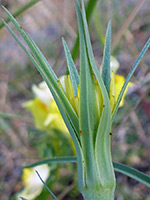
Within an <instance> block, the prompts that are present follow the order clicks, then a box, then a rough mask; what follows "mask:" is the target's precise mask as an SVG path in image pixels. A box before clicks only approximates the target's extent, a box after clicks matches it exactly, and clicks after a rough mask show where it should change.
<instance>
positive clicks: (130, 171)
mask: <svg viewBox="0 0 150 200" xmlns="http://www.w3.org/2000/svg"><path fill="white" fill-rule="evenodd" d="M76 162H77V158H76V157H60V158H52V159H48V160H43V161H40V162H36V163H34V164H32V165H28V166H25V167H24V168H32V167H35V166H39V165H44V164H51V163H76ZM113 166H114V170H115V171H116V172H120V173H122V174H124V175H127V176H128V177H131V178H133V179H135V180H137V181H139V182H140V183H143V184H144V185H146V186H148V187H150V176H147V175H146V174H144V173H142V172H140V171H138V170H136V169H134V168H132V167H129V166H127V165H124V164H121V163H117V162H113Z"/></svg>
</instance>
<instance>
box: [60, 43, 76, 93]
mask: <svg viewBox="0 0 150 200" xmlns="http://www.w3.org/2000/svg"><path fill="white" fill-rule="evenodd" d="M62 42H63V46H64V50H65V55H66V60H67V64H68V69H69V74H70V78H71V82H72V87H73V91H74V95H75V96H78V85H79V74H78V72H77V69H76V66H75V63H74V61H73V59H72V56H71V53H70V51H69V48H68V46H67V44H66V42H65V40H64V39H62Z"/></svg>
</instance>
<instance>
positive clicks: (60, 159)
mask: <svg viewBox="0 0 150 200" xmlns="http://www.w3.org/2000/svg"><path fill="white" fill-rule="evenodd" d="M76 162H77V157H56V158H51V159H47V160H43V161H39V162H36V163H33V164H31V165H27V166H24V167H23V168H33V167H36V166H39V165H44V164H52V163H76Z"/></svg>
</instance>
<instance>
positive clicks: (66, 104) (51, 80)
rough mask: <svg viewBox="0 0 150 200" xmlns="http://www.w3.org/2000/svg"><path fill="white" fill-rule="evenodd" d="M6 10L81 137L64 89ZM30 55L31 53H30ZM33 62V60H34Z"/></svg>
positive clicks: (37, 49)
mask: <svg viewBox="0 0 150 200" xmlns="http://www.w3.org/2000/svg"><path fill="white" fill-rule="evenodd" d="M4 10H5V11H6V12H7V14H8V16H9V17H10V19H11V21H12V22H13V24H14V25H15V26H16V28H17V29H18V31H19V32H20V34H21V35H22V37H23V38H24V40H25V41H26V43H27V45H28V47H29V48H30V50H31V52H32V54H33V55H34V57H35V58H36V61H37V63H38V65H36V67H37V69H38V71H39V72H40V73H41V75H42V77H43V78H44V80H45V81H46V83H47V84H48V86H49V85H50V84H51V86H52V87H53V88H54V89H55V91H56V93H57V95H58V96H59V98H60V99H61V102H62V103H63V106H64V109H65V111H66V113H67V114H68V117H69V119H70V121H71V123H72V125H73V126H74V129H75V130H76V133H77V134H78V135H79V122H78V117H77V115H76V113H75V111H74V109H73V108H72V106H71V104H70V102H69V101H68V99H67V97H66V96H65V94H64V92H63V91H62V89H61V88H60V87H59V84H58V83H57V81H56V80H55V77H53V73H54V72H53V73H52V69H51V68H50V67H48V66H47V63H45V59H43V57H44V56H42V55H41V54H42V53H41V52H40V50H39V48H38V47H37V46H36V45H35V43H34V42H33V41H32V39H31V38H30V37H29V36H28V35H27V34H26V33H25V32H24V31H23V30H22V28H21V27H20V25H19V24H18V22H17V21H16V20H15V19H14V18H13V16H12V15H11V14H10V13H9V11H8V10H7V9H6V8H4ZM28 54H29V53H28ZM32 60H33V59H32Z"/></svg>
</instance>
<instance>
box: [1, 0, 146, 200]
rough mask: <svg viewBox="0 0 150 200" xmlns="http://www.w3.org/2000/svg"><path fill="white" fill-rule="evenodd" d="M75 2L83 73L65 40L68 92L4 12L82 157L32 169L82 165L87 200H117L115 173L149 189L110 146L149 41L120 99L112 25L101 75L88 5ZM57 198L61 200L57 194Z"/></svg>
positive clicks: (82, 187) (81, 187) (81, 186)
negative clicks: (115, 159) (112, 64)
mask: <svg viewBox="0 0 150 200" xmlns="http://www.w3.org/2000/svg"><path fill="white" fill-rule="evenodd" d="M75 2H76V13H77V21H78V29H79V41H80V75H79V74H78V72H77V69H76V67H75V63H74V61H73V59H72V56H71V53H70V51H69V49H68V46H67V44H66V42H65V41H64V40H63V45H64V50H65V55H66V60H67V65H68V70H69V74H70V76H67V77H66V79H65V89H64V88H63V86H62V84H61V82H60V80H59V79H58V77H57V76H56V74H55V73H54V71H53V70H52V68H51V67H50V65H49V63H48V62H47V60H46V58H45V57H44V55H43V54H42V53H41V51H40V50H39V48H38V47H37V46H36V44H35V43H34V41H33V40H32V39H31V38H30V36H29V35H28V34H27V33H25V32H24V31H23V29H22V27H21V26H20V25H19V24H18V22H17V21H16V20H15V18H13V16H12V15H11V14H10V13H9V11H8V10H7V9H6V8H4V10H5V11H6V13H7V14H8V16H9V18H10V20H11V21H12V22H13V24H14V25H15V27H16V28H17V29H18V31H19V32H20V34H21V35H22V37H23V38H24V40H25V42H26V44H27V45H28V47H29V49H30V51H29V50H27V49H26V48H25V46H24V45H23V44H22V42H21V41H20V40H19V39H18V37H17V36H16V35H15V33H14V32H13V31H12V30H11V28H10V27H9V26H8V24H7V23H6V22H5V21H3V23H4V24H5V26H6V27H7V29H8V31H9V32H10V33H11V34H12V36H13V37H14V38H15V40H16V41H17V42H18V44H19V45H20V46H21V48H22V49H23V50H24V51H25V53H26V54H27V56H28V57H29V58H30V60H31V61H32V62H33V64H34V65H35V66H36V68H37V69H38V71H39V72H40V74H41V76H42V77H43V79H44V81H45V82H46V84H47V86H48V87H49V89H50V91H51V93H52V95H53V98H54V100H55V102H56V104H57V106H58V109H59V111H60V113H61V115H62V118H63V120H64V122H65V124H66V126H67V128H68V131H69V133H70V135H71V137H72V140H73V142H74V145H75V148H76V155H77V158H75V157H73V158H54V159H50V160H46V161H42V162H39V163H35V164H33V165H31V166H28V167H33V166H36V165H41V164H46V163H51V162H77V165H78V186H79V190H80V192H81V194H82V195H83V197H84V199H85V200H91V199H92V200H113V199H114V192H115V187H116V179H115V175H114V169H115V170H116V171H119V172H122V173H123V174H126V175H128V176H130V177H132V178H134V179H136V180H138V181H140V182H142V183H144V184H146V185H147V186H150V177H149V176H147V175H145V174H143V173H141V172H139V171H137V170H135V169H133V168H130V167H128V166H125V165H122V164H120V163H112V158H111V148H110V147H111V129H112V124H113V121H114V119H115V116H116V113H117V111H118V108H119V105H120V102H121V100H122V98H123V96H124V94H125V91H126V89H127V87H128V83H129V81H130V78H131V76H132V75H133V73H134V71H135V69H136V68H137V66H138V64H139V62H140V61H141V59H142V57H143V56H144V54H145V52H146V50H147V49H148V47H149V46H150V39H149V40H148V41H147V43H146V44H145V46H144V48H143V49H142V51H141V53H140V55H139V57H138V58H137V60H136V62H135V64H134V66H133V68H132V69H131V71H130V73H129V74H128V76H127V78H126V80H125V82H124V84H123V87H122V89H121V91H120V93H119V95H116V94H115V76H114V72H112V71H111V70H110V55H111V21H110V22H109V23H108V27H107V32H106V40H105V47H104V54H103V62H102V70H101V73H100V72H99V70H98V68H97V66H96V62H95V59H94V55H93V51H92V46H91V41H90V36H89V32H88V25H87V20H86V13H85V8H84V1H83V0H81V6H80V3H79V2H78V0H76V1H75ZM37 173H38V172H37ZM38 175H39V174H38ZM39 177H40V175H39ZM40 178H41V177H40ZM41 180H42V178H41ZM43 183H44V182H43ZM44 184H45V183H44ZM45 186H46V185H45ZM47 189H48V188H47ZM50 193H51V191H50ZM51 194H52V193H51ZM52 196H53V197H54V198H55V199H57V198H56V197H55V195H54V194H52Z"/></svg>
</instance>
